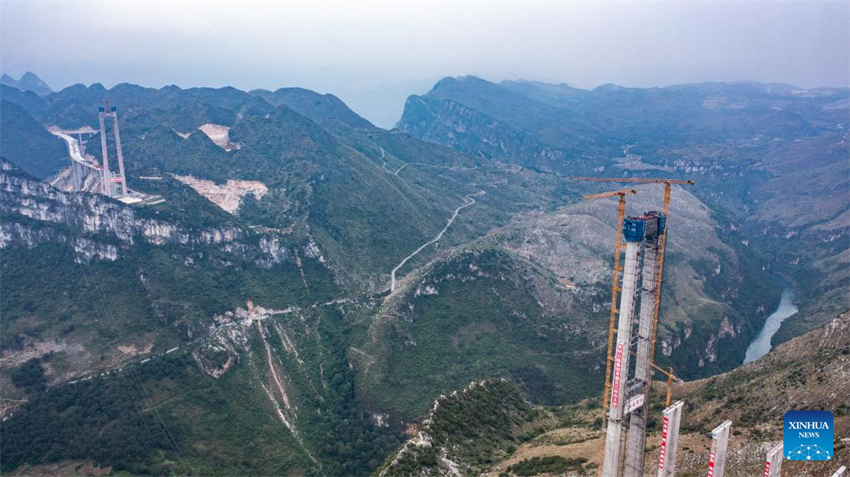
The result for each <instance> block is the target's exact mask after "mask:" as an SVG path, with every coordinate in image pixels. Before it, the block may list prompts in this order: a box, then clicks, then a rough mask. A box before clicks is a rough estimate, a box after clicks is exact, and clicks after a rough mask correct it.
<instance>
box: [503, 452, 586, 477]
mask: <svg viewBox="0 0 850 477" xmlns="http://www.w3.org/2000/svg"><path fill="white" fill-rule="evenodd" d="M585 462H587V459H585V458H584V457H577V458H575V459H572V458H571V459H565V458H563V457H560V456H556V455H550V456H546V457H532V458H531V459H526V460H523V461H522V462H519V463H517V464H514V465H512V466H510V467H508V472H509V473H511V474H514V475H519V476H529V475H539V474H564V473H566V472H570V471H572V472H575V471H581V470H582V465H583V464H584V463H585Z"/></svg>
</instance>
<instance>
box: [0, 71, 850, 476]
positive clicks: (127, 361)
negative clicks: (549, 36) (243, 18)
mask: <svg viewBox="0 0 850 477" xmlns="http://www.w3.org/2000/svg"><path fill="white" fill-rule="evenodd" d="M788 88H791V89H788ZM788 88H774V87H769V86H767V85H762V84H750V83H707V84H696V85H682V86H674V87H668V88H653V89H646V90H643V89H638V88H620V87H614V86H602V87H599V88H596V89H594V90H579V89H576V88H571V87H568V86H566V85H547V84H542V83H534V82H526V81H506V82H502V83H491V82H488V81H485V80H482V79H479V78H474V77H459V78H446V79H443V80H441V81H439V82H438V83H437V84H436V85H434V87H433V89H432V90H431V91H430V92H429V93H427V94H425V95H422V96H411V97H410V98H409V99H408V101H407V104H406V106H405V111H404V114H403V116H402V117H401V119H400V121H399V123H398V125H397V128H395V129H391V130H385V129H381V128H379V127H377V126H375V125H373V124H371V123H370V122H369V121H368V120H366V119H365V118H363V117H361V116H359V115H358V114H357V113H355V112H354V111H352V110H351V109H349V108H348V106H347V105H346V104H345V103H344V102H342V100H340V99H339V98H337V97H335V96H333V95H331V94H319V93H315V92H313V91H310V90H306V89H301V88H281V89H278V90H275V91H269V90H252V91H241V90H238V89H236V88H232V87H227V88H218V89H214V88H188V89H181V88H179V87H176V86H166V87H163V88H159V89H156V88H145V87H142V86H137V85H132V84H119V85H116V86H114V87H112V88H109V89H107V88H105V87H104V86H102V85H100V84H93V85H89V86H85V85H74V86H70V87H68V88H65V89H63V90H61V91H58V92H54V93H49V94H45V95H42V96H39V95H35V94H34V93H33V94H27V93H25V92H22V91H19V90H17V89H15V88H13V87H10V86H8V85H0V99H2V104H0V106H2V114H0V146H1V147H2V162H0V215H2V224H0V251H1V252H0V253H2V256H3V260H2V261H0V267H1V268H0V272H1V273H0V285H2V289H3V300H2V303H0V313H2V315H3V316H4V320H3V321H2V324H1V325H0V331H2V343H0V344H2V346H0V348H1V349H0V389H2V398H3V408H2V416H3V422H2V423H0V432H2V433H3V435H4V439H3V441H2V442H1V443H0V446H2V453H3V455H4V458H3V461H2V471H3V472H4V473H9V474H12V475H15V474H17V475H27V474H33V473H35V474H37V473H47V472H48V469H57V468H63V469H68V468H80V469H83V468H85V469H89V470H88V471H86V472H94V471H93V470H91V469H109V472H112V473H116V474H118V475H123V474H130V475H136V474H158V475H159V474H177V475H184V474H190V473H191V474H195V475H197V474H200V475H370V474H375V475H387V476H389V475H412V474H418V475H473V474H482V475H501V474H503V473H509V474H512V475H534V474H533V472H538V473H545V472H544V471H543V470H542V469H544V468H546V469H549V470H551V473H558V472H573V473H574V475H585V474H586V475H590V474H591V473H595V469H596V466H598V465H599V460H598V457H596V456H595V455H590V454H591V453H592V452H591V451H592V450H595V449H598V447H599V445H598V441H599V439H600V436H601V430H600V428H599V426H600V425H601V424H600V423H601V415H600V414H601V410H600V409H599V405H598V401H599V399H598V396H599V395H600V393H601V391H602V387H603V382H604V375H605V364H606V363H605V352H606V345H607V343H606V330H607V326H608V317H609V307H610V285H611V274H612V264H613V255H614V247H615V237H616V228H617V226H618V225H617V222H616V219H617V215H616V201H615V200H613V199H604V200H583V199H582V197H583V196H585V195H587V194H592V193H597V192H602V191H606V190H611V189H614V188H615V187H617V186H616V185H614V184H608V185H607V187H606V185H605V184H602V185H600V184H591V183H582V182H575V181H571V180H569V178H570V177H573V176H600V175H601V176H605V177H611V178H623V177H656V176H658V175H663V176H665V177H675V178H679V179H693V180H695V181H696V186H695V187H693V188H691V187H689V188H687V189H684V188H680V187H675V188H674V189H673V194H672V202H671V205H670V214H669V215H668V216H667V224H668V226H669V234H670V241H669V244H668V248H667V257H666V260H667V262H666V264H667V265H666V268H665V271H664V288H663V293H662V295H661V301H660V310H661V312H660V321H659V328H658V330H659V331H658V346H657V351H658V352H657V354H656V362H657V363H658V365H659V366H662V367H663V368H665V369H667V368H668V367H673V368H674V369H675V372H676V375H677V376H679V377H681V378H683V379H684V380H685V381H687V382H686V383H685V384H682V385H677V386H676V390H675V395H676V397H677V398H682V399H685V400H686V401H687V402H689V403H693V404H692V405H689V408H688V411H687V412H688V414H687V416H688V417H687V418H686V427H687V429H688V437H687V444H683V445H687V447H688V448H689V450H688V451H687V452H688V456H687V457H684V458H683V461H684V465H686V466H691V467H687V468H688V469H691V470H688V472H692V471H693V472H696V469H698V468H700V467H699V466H700V465H702V464H701V462H702V460H701V459H702V458H703V454H704V450H703V447H704V446H705V439H704V437H703V436H702V435H701V434H700V433H701V432H702V433H704V431H705V430H706V429H707V428H709V426H710V425H711V423H713V422H714V420H716V419H715V418H716V417H718V416H719V414H718V413H719V412H720V411H718V410H717V409H719V407H718V406H721V405H728V406H731V407H734V408H735V409H736V411H735V413H736V419H740V421H744V422H742V424H743V425H742V426H741V428H742V429H744V431H743V434H741V436H743V437H740V438H739V440H738V441H735V442H736V443H735V449H736V452H738V451H737V449H742V450H741V454H742V455H743V456H744V457H742V458H741V459H743V460H742V461H741V462H743V463H741V464H740V466H739V467H737V468H740V469H750V468H751V467H753V466H754V465H755V464H754V462H755V461H754V460H753V459H754V458H750V457H746V456H750V455H757V454H758V453H759V452H761V451H760V450H754V449H761V447H759V446H762V447H763V446H765V445H767V444H766V443H768V442H773V441H775V440H776V439H777V437H776V432H775V429H772V428H771V429H772V430H771V429H767V428H766V427H765V426H772V425H773V424H770V423H773V422H774V421H775V420H776V419H777V416H776V415H774V414H773V411H772V410H768V409H767V408H764V406H762V405H761V404H759V403H757V402H755V401H756V400H755V399H750V400H746V401H733V400H732V398H731V397H730V396H731V394H732V393H733V391H735V390H737V389H739V388H740V387H741V386H744V387H745V388H746V389H747V392H748V393H750V394H757V393H756V392H755V391H754V389H755V387H757V386H772V387H770V389H774V388H775V391H776V393H777V394H781V393H785V392H790V391H788V390H787V389H785V388H783V389H782V390H781V391H780V390H779V388H776V386H780V384H779V383H781V382H783V380H784V381H788V382H790V383H792V384H793V386H792V387H793V388H794V389H797V388H798V387H799V386H797V381H800V383H802V382H803V381H805V382H811V383H815V384H816V386H817V389H818V390H819V391H818V393H821V390H822V391H823V393H822V394H818V395H817V396H818V398H817V399H820V400H815V401H805V402H806V403H807V404H812V405H815V404H816V405H819V406H832V405H837V404H836V402H835V399H836V397H837V394H835V390H833V389H832V388H831V387H830V385H829V383H825V382H824V381H825V380H826V379H827V378H826V377H824V378H823V379H821V378H820V377H821V376H825V375H823V374H822V370H815V369H807V370H806V371H805V373H808V374H807V376H810V377H807V378H806V379H803V378H802V376H803V374H801V373H804V371H802V370H801V369H802V367H805V366H811V361H812V360H815V359H816V357H814V355H812V356H810V357H809V358H808V361H807V360H806V359H804V358H799V359H798V358H797V357H794V356H793V355H792V353H791V352H789V351H787V350H789V349H796V350H805V351H806V353H818V352H822V353H826V354H828V355H829V356H830V357H831V358H830V359H833V358H834V359H833V361H830V365H829V366H832V367H834V369H833V371H834V372H836V373H843V372H844V371H843V368H842V366H844V363H845V361H846V360H845V359H844V358H843V354H841V353H842V352H843V351H844V349H843V348H842V346H843V345H842V342H841V341H836V340H835V338H834V336H835V335H826V334H824V333H826V332H825V331H823V330H825V329H835V330H838V331H835V333H836V334H837V335H838V336H843V335H844V334H846V333H844V329H845V328H846V326H845V324H846V323H845V322H846V313H845V312H846V311H847V310H848V309H850V304H848V302H847V286H848V281H847V280H848V277H850V262H848V250H850V247H848V240H850V235H848V227H847V224H846V220H845V219H846V218H847V214H848V212H847V211H848V209H850V201H848V198H847V197H846V194H844V195H841V194H840V192H841V188H842V187H844V188H846V184H845V183H844V182H843V181H842V177H847V174H848V164H847V162H846V161H844V159H846V157H847V154H848V151H850V149H848V148H850V146H848V143H847V133H846V132H844V130H843V129H841V128H838V127H837V125H846V115H847V111H848V109H847V106H848V105H847V102H846V98H847V97H848V96H849V95H850V90H847V89H841V88H831V89H825V90H822V91H821V90H818V91H817V93H818V94H810V93H811V91H809V90H799V89H794V88H793V87H788ZM30 93H31V92H30ZM107 99H108V100H109V104H111V105H115V106H116V108H117V114H118V119H117V121H118V123H119V124H120V127H121V145H122V147H123V154H124V158H125V163H126V173H127V182H128V184H127V185H128V187H130V188H131V189H132V190H135V191H138V192H139V193H140V194H144V195H146V196H149V197H159V198H161V200H156V201H146V202H142V203H136V204H127V203H124V202H121V201H119V200H115V199H113V198H110V197H106V196H104V195H102V194H99V193H98V191H97V190H94V189H91V190H90V189H85V188H83V190H81V191H75V190H74V189H73V188H68V187H64V186H63V184H64V185H67V184H68V175H69V172H68V169H67V168H68V164H69V157H68V156H69V155H70V156H72V158H73V159H74V160H76V161H78V162H86V163H92V164H100V163H101V161H102V158H101V154H102V153H101V144H100V141H99V138H97V137H95V136H97V135H98V133H95V134H94V135H92V136H91V139H90V140H88V141H86V142H85V144H84V145H81V144H80V143H79V142H78V141H77V140H76V139H75V138H74V137H73V136H72V135H70V134H69V133H65V132H62V131H72V130H80V129H83V128H96V127H97V111H98V107H100V106H101V105H102V104H104V102H105V101H106V100H107ZM775 108H780V109H775ZM86 130H88V129H86ZM92 130H93V131H94V129H92ZM51 131H53V132H52V133H51ZM105 140H106V143H107V145H108V147H109V148H110V151H111V150H114V148H115V146H116V144H115V139H114V138H113V137H112V136H111V135H109V137H107V138H106V139H105ZM63 178H64V179H63ZM51 184H53V185H55V187H54V186H53V185H51ZM635 190H636V194H635V195H630V196H629V197H628V201H627V209H626V213H627V214H628V215H642V214H644V213H646V212H647V211H652V210H659V209H660V207H661V203H662V192H663V189H662V187H661V186H658V185H653V184H647V185H639V186H637V187H636V188H635ZM792 296H793V297H794V298H793V299H792V298H791V297H792ZM792 303H793V305H792ZM792 307H793V312H792V311H791V309H792ZM794 312H796V313H794ZM839 315H840V318H838V319H836V316H839ZM780 318H782V321H781V323H780V322H779V319H780ZM825 327H826V328H825ZM830 327H831V328H830ZM818 333H821V334H820V335H819V334H818ZM818 337H820V338H818ZM818 340H820V341H818ZM814 342H819V343H827V344H826V345H824V346H821V347H820V348H818V347H816V346H809V347H807V345H805V344H800V343H814ZM809 348H811V349H809ZM818 350H820V351H818ZM768 351H769V352H768ZM830 353H832V354H830ZM803 355H804V356H805V353H803ZM818 356H820V355H818ZM759 358H760V359H759ZM817 359H818V360H820V359H826V358H823V357H817ZM751 361H752V362H751ZM744 363H747V364H746V365H745V366H743V367H741V365H742V364H744ZM765 363H773V364H771V365H767V364H765ZM807 363H808V364H807ZM774 364H775V365H776V366H775V367H771V366H773V365H774ZM830 369H832V368H830ZM842 376H843V374H842ZM656 386H660V384H659V383H656ZM719 389H723V391H722V392H721V391H719ZM740 389H743V388H740ZM655 392H656V393H657V394H658V396H661V395H662V394H663V390H662V389H661V388H658V389H656V390H655ZM735 392H737V391H735ZM795 392H796V391H795ZM800 399H801V400H804V398H803V397H800ZM661 402H663V398H660V397H657V396H656V397H654V399H653V402H652V405H653V411H656V410H660V409H658V406H660V404H659V403H661ZM801 402H802V401H801ZM87 403H97V405H96V406H89V405H88V404H87ZM813 403H814V404H813ZM735 406H737V407H735ZM842 412H843V411H842ZM844 417H845V416H844V415H843V414H842V415H841V416H837V419H839V422H842V423H843V422H844V421H843V419H844ZM779 418H781V416H779ZM57 423H58V424H57ZM841 425H844V424H841ZM649 429H650V431H651V437H650V445H649V449H650V452H653V451H654V449H655V445H656V441H657V435H656V434H657V422H655V421H652V422H650V423H649ZM709 430H710V429H709ZM482 435H483V436H486V438H481V436H482ZM67 442H73V443H74V444H73V445H65V443H67ZM750 444H752V445H750ZM748 446H749V447H748ZM842 449H843V448H842ZM841 452H843V450H842V451H841ZM845 454H846V453H845ZM845 454H841V455H842V457H841V458H842V459H846V455H845ZM554 457H558V459H555V458H554ZM534 458H538V459H537V460H533V459H534ZM546 458H548V460H546V461H545V462H544V460H543V459H546ZM689 459H690V460H689ZM747 459H750V460H747ZM651 460H652V459H650V458H648V459H647V462H650V461H651ZM751 461H752V462H751ZM688 462H691V463H688ZM736 465H739V464H737V463H736ZM51 466H52V467H51ZM535 469H536V470H535ZM50 471H52V470H50ZM748 471H749V470H748ZM529 472H532V473H529ZM742 472H743V471H742ZM741 475H743V474H741Z"/></svg>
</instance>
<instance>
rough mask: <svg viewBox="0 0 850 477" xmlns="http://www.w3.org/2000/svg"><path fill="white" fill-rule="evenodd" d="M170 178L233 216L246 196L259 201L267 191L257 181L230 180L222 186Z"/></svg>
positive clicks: (193, 179)
mask: <svg viewBox="0 0 850 477" xmlns="http://www.w3.org/2000/svg"><path fill="white" fill-rule="evenodd" d="M172 177H174V178H175V179H177V180H178V181H180V182H182V183H184V184H186V185H188V186H189V187H191V188H193V189H195V191H197V192H198V194H201V195H202V196H204V197H206V198H207V199H209V201H210V202H212V203H213V204H215V205H217V206H219V207H221V208H222V209H224V210H226V211H227V212H229V213H231V214H235V213H236V211H238V210H239V206H240V205H242V198H243V197H245V196H246V195H247V194H254V197H256V199H257V200H260V199H262V198H263V196H264V195H266V193H267V192H268V191H269V189H268V187H266V185H265V184H263V183H262V182H259V181H242V180H233V179H230V180H228V181H227V182H226V183H224V184H216V183H215V182H213V181H208V180H205V179H198V178H195V177H192V176H178V175H175V174H172Z"/></svg>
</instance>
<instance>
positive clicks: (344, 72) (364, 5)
mask: <svg viewBox="0 0 850 477" xmlns="http://www.w3.org/2000/svg"><path fill="white" fill-rule="evenodd" d="M0 70H2V71H3V72H5V73H9V74H12V75H13V76H15V77H17V76H18V75H20V74H21V73H23V72H24V71H27V70H32V71H34V72H35V73H37V74H38V75H39V76H41V77H42V79H44V80H45V81H46V82H47V83H48V84H49V85H50V86H51V87H53V88H54V89H60V88H62V87H65V86H68V85H70V84H73V83H86V84H90V83H93V82H101V83H103V84H104V85H106V86H107V87H109V86H112V85H114V84H116V83H120V82H131V83H138V84H141V85H145V86H155V87H160V86H163V85H167V84H177V85H178V86H181V87H191V86H225V85H232V86H235V87H237V88H240V89H245V90H248V89H253V88H267V89H275V88H278V87H281V86H302V87H305V88H310V89H313V90H316V91H319V92H323V93H325V92H331V93H334V94H336V95H337V96H339V97H341V98H342V99H343V100H344V101H346V102H347V103H348V104H349V105H350V106H351V107H352V108H353V109H354V110H355V111H357V112H359V113H360V114H362V115H363V116H365V117H366V118H367V119H370V120H372V121H373V122H375V123H377V124H378V125H381V126H385V127H387V126H391V125H393V124H394V123H395V121H396V120H398V117H399V116H400V114H401V110H402V107H403V105H404V100H405V98H406V97H407V96H408V95H409V94H422V93H424V92H426V91H427V90H428V89H429V88H430V86H431V85H432V84H433V83H434V82H435V81H436V80H438V79H440V78H442V77H444V76H449V75H452V76H455V75H466V74H474V75H477V76H481V77H484V78H486V79H489V80H493V81H500V80H503V79H518V78H524V79H533V80H541V81H548V82H557V83H562V82H563V83H568V84H571V85H574V86H579V87H585V88H592V87H594V86H598V85H600V84H604V83H617V84H621V85H625V86H663V85H669V84H676V83H685V82H699V81H732V80H757V81H771V82H783V83H791V84H796V85H799V86H803V87H814V86H848V84H850V2H847V1H846V0H844V1H836V2H830V3H815V2H747V3H742V2H720V1H717V2H569V3H554V2H545V3H544V2H540V3H532V2H527V1H526V2H522V3H519V2H517V3H505V2H498V3H497V2H462V3H448V2H444V3H438V2H433V1H432V2H427V3H426V2H411V1H395V2H354V1H348V2H344V3H343V2H336V3H320V2H315V1H313V2H304V3H260V2H258V3H249V2H244V1H241V2H235V1H234V2H200V1H198V2H185V3H179V2H171V1H169V2H121V3H118V2H113V3H104V2H94V1H91V2H68V1H63V2H39V1H32V0H28V1H25V2H10V1H7V0H0Z"/></svg>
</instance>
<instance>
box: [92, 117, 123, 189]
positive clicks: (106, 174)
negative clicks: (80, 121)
mask: <svg viewBox="0 0 850 477" xmlns="http://www.w3.org/2000/svg"><path fill="white" fill-rule="evenodd" d="M98 118H99V119H100V148H101V152H102V154H103V165H102V167H103V168H102V170H101V174H102V176H101V187H102V190H101V192H102V193H103V195H106V196H109V197H126V196H127V179H126V176H125V175H124V154H123V153H122V152H121V134H120V132H119V130H118V112H117V110H116V108H115V106H109V103H108V102H107V103H106V106H105V107H104V106H101V107H100V108H98ZM107 118H112V131H113V133H114V135H115V152H116V155H117V156H118V174H115V173H114V172H112V171H110V170H109V152H108V148H107V147H106V124H105V119H107ZM118 184H120V187H119V186H118Z"/></svg>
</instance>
